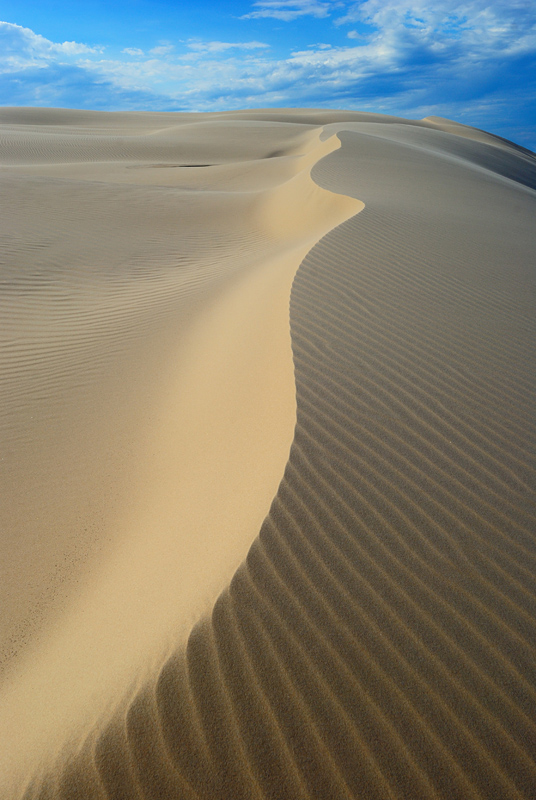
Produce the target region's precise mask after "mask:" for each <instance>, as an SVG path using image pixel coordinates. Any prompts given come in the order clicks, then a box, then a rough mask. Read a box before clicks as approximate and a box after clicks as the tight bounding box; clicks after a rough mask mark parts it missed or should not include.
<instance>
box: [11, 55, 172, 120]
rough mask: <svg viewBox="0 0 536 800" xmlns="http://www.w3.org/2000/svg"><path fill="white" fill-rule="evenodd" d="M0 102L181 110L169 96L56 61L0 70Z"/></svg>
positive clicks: (50, 105)
mask: <svg viewBox="0 0 536 800" xmlns="http://www.w3.org/2000/svg"><path fill="white" fill-rule="evenodd" d="M0 105H9V106H45V107H46V106H48V107H58V108H59V107H63V108H80V109H93V110H97V111H99V110H102V111H108V110H110V109H113V110H130V109H139V110H140V111H147V110H153V111H166V110H171V111H178V110H181V108H180V106H178V105H177V103H176V101H172V100H170V98H169V97H165V96H161V95H158V94H156V93H155V92H147V91H143V90H139V89H124V88H121V87H119V86H117V85H116V84H115V83H114V82H113V81H112V80H106V79H105V78H103V77H99V76H98V75H95V74H94V73H92V72H90V71H89V70H87V69H84V68H82V67H78V66H74V65H70V64H57V63H52V64H48V65H46V66H40V67H26V68H25V69H23V70H18V71H12V72H8V73H4V74H0Z"/></svg>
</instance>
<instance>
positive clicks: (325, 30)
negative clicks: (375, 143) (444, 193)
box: [0, 0, 536, 150]
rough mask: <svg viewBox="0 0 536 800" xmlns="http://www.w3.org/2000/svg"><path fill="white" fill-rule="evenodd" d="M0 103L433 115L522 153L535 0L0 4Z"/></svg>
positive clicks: (534, 79)
mask: <svg viewBox="0 0 536 800" xmlns="http://www.w3.org/2000/svg"><path fill="white" fill-rule="evenodd" d="M0 13H1V15H2V18H3V21H0V54H1V55H0V105H4V106H16V105H24V106H31V105H35V106H52V107H67V108H89V109H97V110H128V109H136V110H154V111H157V110H158V111H222V110H229V109H239V108H268V107H309V108H311V107H314V108H342V109H355V110H363V111H377V112H380V113H385V114H397V115H400V116H404V117H409V118H413V119H420V118H422V117H424V116H429V115H436V116H444V117H450V118H451V119H455V120H457V121H459V122H464V123H466V124H468V125H474V126H476V127H480V128H484V129H486V130H488V131H491V132H493V133H497V134H498V135H500V136H505V137H506V138H508V139H512V140H513V141H515V142H517V143H518V144H521V145H524V146H525V147H528V148H530V149H532V150H536V0H495V2H486V1H485V0H358V1H357V2H355V1H352V0H257V2H254V1H253V0H234V1H232V0H220V1H219V2H216V0H198V2H190V3H185V2H182V0H151V2H149V0H129V1H128V2H121V1H120V0H84V2H83V3H73V1H72V0H69V1H68V2H67V0H54V2H47V0H40V1H39V2H38V0H3V2H2V5H1V7H0Z"/></svg>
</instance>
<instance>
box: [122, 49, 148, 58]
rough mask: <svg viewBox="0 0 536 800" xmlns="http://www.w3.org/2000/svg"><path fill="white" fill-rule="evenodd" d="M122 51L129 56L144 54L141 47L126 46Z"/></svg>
mask: <svg viewBox="0 0 536 800" xmlns="http://www.w3.org/2000/svg"><path fill="white" fill-rule="evenodd" d="M121 52H122V53H126V54H127V56H142V55H143V54H144V53H143V50H140V48H139V47H124V48H123V50H121Z"/></svg>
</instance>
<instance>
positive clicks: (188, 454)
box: [0, 109, 536, 800]
mask: <svg viewBox="0 0 536 800" xmlns="http://www.w3.org/2000/svg"><path fill="white" fill-rule="evenodd" d="M0 164H1V167H0V170H1V177H2V181H1V185H0V191H1V193H2V209H3V213H2V219H1V221H0V232H1V237H2V239H1V249H0V253H1V258H2V262H1V272H0V280H1V294H0V314H1V327H0V338H1V342H2V349H1V355H0V358H1V365H0V369H1V376H2V381H1V385H0V393H1V404H0V436H1V445H2V452H1V454H0V459H1V460H0V470H1V477H0V480H1V491H2V505H1V508H0V524H1V538H0V558H1V563H0V567H1V570H2V574H1V582H0V603H1V608H2V615H1V619H0V659H1V661H0V738H1V740H2V748H1V749H0V796H1V797H2V798H4V797H6V798H9V799H10V800H11V799H12V798H21V797H24V798H25V800H52V798H63V800H74V798H80V799H81V800H82V798H83V799H84V800H85V798H88V800H92V799H93V798H99V799H100V798H103V799H104V798H110V799H113V798H121V799H123V798H124V799H125V800H127V799H128V800H130V798H132V799H133V800H138V799H139V800H142V798H144V799H145V798H147V800H149V798H150V799H151V800H153V799H154V800H156V799H157V798H159V799H160V800H163V799H164V798H166V799H167V798H187V799H188V800H189V799H190V798H192V799H194V798H197V800H205V798H206V799H207V800H209V799H210V800H220V799H223V798H225V799H227V798H229V800H231V799H233V800H235V799H236V800H238V799H239V798H244V800H246V798H274V800H276V798H277V799H279V798H326V799H327V798H339V797H340V798H377V800H387V799H388V798H400V799H401V800H402V799H404V800H405V799H406V798H407V800H413V799H414V798H415V799H418V798H445V800H451V798H459V799H460V800H462V798H463V800H465V799H466V798H474V799H475V800H476V798H490V800H491V799H492V798H493V800H496V799H497V798H526V799H527V800H529V799H530V798H534V797H535V796H536V756H535V753H536V614H535V612H536V533H535V531H536V503H535V499H536V498H535V485H536V482H535V473H536V469H535V461H534V455H535V448H534V445H535V440H536V430H535V426H534V418H535V415H534V408H535V407H536V397H535V394H536V392H535V389H536V372H535V360H536V359H535V341H536V337H535V328H536V313H535V312H536V309H535V305H536V300H535V286H536V258H535V252H536V225H535V218H536V216H535V212H536V191H535V190H536V160H535V159H534V156H533V155H532V154H530V153H528V152H527V151H524V150H522V149H521V148H518V147H516V146H515V145H512V144H511V143H509V142H505V141H503V140H500V139H497V138H496V137H493V136H491V135H489V134H486V133H484V132H482V131H477V130H476V129H472V128H467V127H465V126H461V125H457V124H456V123H453V122H450V121H448V120H443V119H439V118H435V117H431V118H428V119H426V120H423V121H420V122H416V121H408V120H403V119H398V118H394V117H386V116H379V115H372V114H361V113H357V112H331V111H306V110H281V111H279V110H270V111H251V112H233V113H224V114H198V115H196V114H152V113H147V114H142V113H128V114H127V113H121V114H104V113H97V112H81V111H66V110H53V109H52V110H50V109H2V110H0ZM289 298H290V326H289Z"/></svg>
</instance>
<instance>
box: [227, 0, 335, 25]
mask: <svg viewBox="0 0 536 800" xmlns="http://www.w3.org/2000/svg"><path fill="white" fill-rule="evenodd" d="M253 7H254V8H255V9H257V10H256V11H251V12H250V13H249V14H244V15H243V16H242V17H241V19H258V18H260V17H272V18H273V19H280V20H283V21H284V22H290V21H291V20H294V19H297V18H298V17H305V16H311V17H320V18H322V17H327V16H329V13H330V10H331V7H332V3H331V2H329V0H328V2H322V0H258V2H256V3H253Z"/></svg>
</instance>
